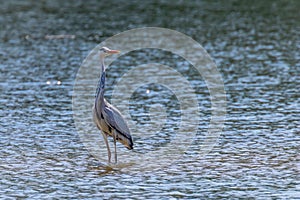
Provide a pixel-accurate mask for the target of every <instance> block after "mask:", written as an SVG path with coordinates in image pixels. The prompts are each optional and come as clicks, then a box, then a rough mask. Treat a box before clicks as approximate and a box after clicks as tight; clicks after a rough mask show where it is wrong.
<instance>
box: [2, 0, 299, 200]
mask: <svg viewBox="0 0 300 200" xmlns="http://www.w3.org/2000/svg"><path fill="white" fill-rule="evenodd" d="M117 5H122V6H117ZM299 6H300V5H299V2H298V1H291V2H286V1H274V2H272V3H270V2H269V1H254V2H253V1H251V3H248V2H244V1H243V2H236V1H226V3H222V2H218V3H211V2H206V1H201V2H172V4H169V3H167V2H156V3H152V2H145V4H132V3H130V2H122V3H120V2H118V1H112V2H110V3H106V4H102V3H101V2H94V1H88V2H84V3H82V2H80V1H79V2H77V3H70V2H60V1H40V2H33V1H25V2H20V1H5V2H3V3H2V5H1V8H0V11H1V14H2V15H1V16H0V21H1V24H2V28H1V30H0V40H1V48H0V58H1V63H0V71H1V75H0V90H1V98H0V102H1V103H0V108H1V112H0V118H1V121H0V137H1V139H0V146H1V151H0V177H1V179H0V182H1V184H0V197H1V198H3V199H9V198H12V199H15V198H29V199H44V198H57V199H66V198H69V199H79V198H98V199H108V198H116V199H125V198H137V199H140V198H145V199H161V198H174V199H176V198H178V199H179V198H183V199H208V198H213V199H216V198H226V199H227V198H262V199H268V198H275V199H276V198H279V199H280V198H282V199H284V198H287V199H295V198H297V197H299V196H300V194H299V181H298V179H299V169H300V167H299V163H300V157H299V141H300V135H299V132H300V131H299V121H300V119H299V105H300V102H299V99H300V98H299V93H300V91H299V83H300V80H299V74H300V71H299V70H300V66H299V62H298V61H299V60H300V53H299V42H297V41H298V40H299V31H297V27H299V20H300V17H299V12H298V10H299ZM145 8H147V9H145ZM111 13H114V15H111ZM274 13H276V17H274ZM125 15H126V17H124V16H125ZM107 16H109V17H107ZM143 26H162V27H167V28H171V29H176V30H178V31H182V32H184V33H186V34H188V35H190V36H192V37H193V38H194V39H195V40H197V41H198V42H199V43H201V44H203V46H204V47H205V48H206V49H207V50H208V52H209V53H210V54H211V56H212V57H213V58H214V59H215V60H216V62H217V64H218V68H219V70H220V72H221V74H222V76H223V80H224V81H225V89H226V93H227V101H228V105H227V118H226V124H225V125H226V126H225V128H224V132H223V134H222V135H221V137H220V138H219V140H218V144H217V145H216V146H215V147H214V149H213V151H212V152H210V153H209V154H208V155H207V156H206V157H202V158H199V157H198V155H197V154H195V152H197V151H198V148H199V145H201V142H203V139H204V137H205V133H206V131H207V128H208V126H209V117H210V114H211V109H210V108H211V101H210V97H209V91H208V89H207V87H206V85H205V82H204V81H203V79H201V78H199V77H198V76H196V72H195V70H194V69H193V68H192V67H191V66H190V65H189V63H187V62H185V61H184V60H182V59H181V58H178V57H176V56H175V55H172V54H171V53H168V52H161V51H155V50H144V51H143V50H142V51H137V52H132V53H131V54H126V55H124V57H121V58H120V59H118V60H117V61H116V62H114V63H113V64H112V66H111V68H109V72H108V74H109V76H110V77H109V78H108V81H110V82H109V83H108V86H109V87H107V93H106V95H107V99H111V96H112V95H113V94H112V93H113V90H114V88H113V86H114V84H115V83H116V82H117V80H119V78H120V77H122V75H123V74H124V73H125V72H126V71H127V70H129V69H131V68H133V67H135V66H138V65H141V64H145V63H148V61H151V62H152V61H161V62H162V63H161V64H164V65H168V66H172V67H173V68H174V69H176V70H177V71H178V72H179V73H181V74H184V76H186V77H188V78H189V79H188V81H189V82H190V84H191V87H192V88H193V89H194V90H195V91H196V94H197V100H198V101H199V108H200V114H199V115H200V118H201V120H200V122H199V131H198V132H197V133H196V136H195V140H194V143H193V145H191V146H190V148H189V149H188V150H187V151H186V153H185V154H184V155H182V157H180V158H179V159H178V160H176V161H175V162H174V163H172V164H171V165H169V166H168V167H166V168H159V166H160V163H152V164H153V165H152V166H151V167H152V168H150V169H149V168H148V170H146V171H143V170H141V169H140V166H141V163H140V160H139V157H135V156H133V155H132V154H133V153H134V152H133V153H130V152H127V151H126V150H125V149H123V148H122V146H119V147H118V150H120V151H122V152H124V160H126V158H128V159H129V160H130V159H132V158H133V157H134V158H135V160H131V161H130V162H128V163H126V162H125V164H124V163H120V164H119V165H117V166H107V164H106V163H102V162H101V163H99V162H98V161H97V160H96V159H95V158H94V157H93V156H91V155H90V154H89V152H88V150H87V149H86V148H85V147H84V145H83V143H82V141H81V140H80V138H79V136H78V134H77V132H76V129H75V126H74V121H73V116H72V115H73V112H72V106H71V105H72V95H73V94H72V90H73V84H74V80H75V75H76V73H77V70H78V68H79V66H80V64H81V62H82V60H83V59H84V58H85V57H86V56H87V53H88V52H89V51H90V50H91V49H92V48H94V46H95V45H96V44H98V43H99V42H101V41H103V40H104V39H106V38H107V37H110V36H112V35H114V34H116V33H119V32H121V31H123V30H127V29H130V28H135V27H143ZM46 35H75V36H76V37H75V38H59V39H58V38H54V39H51V40H49V39H45V36H46ZM182 45H184V44H182ZM133 58H135V59H133ZM136 58H138V59H136ZM147 59H150V60H147ZM97 72H99V73H100V68H99V71H97V69H95V74H96V75H97V76H98V73H97ZM58 81H60V82H59V84H58ZM95 85H96V84H90V83H86V85H84V87H87V88H88V87H91V88H93V87H94V86H95ZM155 87H158V88H155ZM147 89H149V93H147V92H146V91H147ZM86 95H87V97H86V98H90V96H91V97H93V95H94V94H86ZM172 95H173V93H172V91H170V90H167V89H165V88H163V87H161V88H159V86H154V85H146V86H143V87H141V88H139V90H136V91H135V93H134V95H133V97H132V99H131V102H132V104H130V114H131V115H132V116H133V118H135V119H136V121H137V122H141V124H140V126H147V125H148V123H152V121H151V122H149V121H147V120H148V117H149V116H147V115H146V114H149V115H151V113H153V112H154V113H155V112H156V110H155V109H156V107H145V106H144V105H142V104H143V102H146V103H148V104H151V105H154V104H152V103H155V102H158V103H159V105H167V107H164V108H167V109H166V110H167V111H166V113H167V114H168V117H170V119H169V121H168V125H167V126H166V127H163V128H162V130H163V131H160V132H159V131H158V132H157V133H154V134H153V135H151V134H150V136H151V137H150V139H147V140H146V141H142V140H139V138H138V137H137V138H136V139H137V143H138V145H140V147H141V149H142V148H143V150H145V151H148V152H151V148H155V145H153V141H154V142H157V140H159V139H158V136H161V135H164V136H163V137H162V138H164V140H162V141H159V142H161V144H164V143H167V142H168V138H171V133H172V132H173V129H174V130H176V126H177V123H179V122H180V120H178V118H179V116H180V113H178V106H179V105H178V101H177V99H176V98H174V96H172ZM150 97H151V98H150ZM152 97H153V98H152ZM165 99H167V101H166V100H165ZM145 121H146V122H145ZM153 123H155V122H153ZM172 125H174V126H172ZM86 129H87V130H88V129H89V127H88V126H87V127H86ZM145 130H147V128H145ZM90 133H91V134H95V135H98V136H99V140H97V142H98V143H99V148H96V149H95V151H99V149H100V150H101V148H100V147H101V145H102V144H103V142H102V138H101V135H100V134H99V132H94V131H91V132H90ZM140 138H141V137H140ZM105 156H106V155H105ZM148 156H151V154H148Z"/></svg>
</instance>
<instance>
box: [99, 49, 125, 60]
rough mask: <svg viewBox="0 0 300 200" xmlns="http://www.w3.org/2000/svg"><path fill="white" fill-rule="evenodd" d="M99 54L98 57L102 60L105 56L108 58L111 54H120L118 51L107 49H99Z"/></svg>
mask: <svg viewBox="0 0 300 200" xmlns="http://www.w3.org/2000/svg"><path fill="white" fill-rule="evenodd" d="M99 52H100V57H102V58H104V57H106V56H109V55H111V54H117V53H120V51H118V50H111V49H109V48H107V47H102V48H100V49H99Z"/></svg>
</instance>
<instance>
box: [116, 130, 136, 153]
mask: <svg viewBox="0 0 300 200" xmlns="http://www.w3.org/2000/svg"><path fill="white" fill-rule="evenodd" d="M117 132H118V134H117V141H119V142H121V143H122V144H123V145H124V146H125V147H126V148H127V149H129V150H131V149H133V142H132V138H131V135H130V134H128V133H120V132H119V131H117Z"/></svg>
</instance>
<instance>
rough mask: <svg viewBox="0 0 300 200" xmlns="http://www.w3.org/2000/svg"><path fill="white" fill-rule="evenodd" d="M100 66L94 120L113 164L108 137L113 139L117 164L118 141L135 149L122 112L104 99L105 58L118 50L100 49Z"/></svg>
mask: <svg viewBox="0 0 300 200" xmlns="http://www.w3.org/2000/svg"><path fill="white" fill-rule="evenodd" d="M99 52H100V64H101V77H100V80H99V84H98V88H97V91H96V97H95V103H94V106H93V120H94V122H95V124H96V126H97V128H98V129H99V130H100V131H101V133H102V135H103V138H104V141H105V144H106V147H107V152H108V162H109V163H110V162H111V151H110V148H109V143H108V139H107V137H108V136H111V137H113V140H114V147H115V163H117V148H116V141H119V142H121V143H122V144H123V145H124V146H125V147H127V149H130V150H131V149H133V142H132V137H131V135H130V131H129V128H128V125H127V123H126V121H125V119H124V117H123V116H122V114H121V113H120V111H119V110H118V109H117V108H116V107H114V106H113V105H111V104H110V103H108V102H107V101H106V99H105V98H104V88H105V77H106V71H105V70H106V67H105V63H104V60H105V57H106V56H109V55H111V54H116V53H119V51H117V50H111V49H109V48H107V47H102V48H100V49H99Z"/></svg>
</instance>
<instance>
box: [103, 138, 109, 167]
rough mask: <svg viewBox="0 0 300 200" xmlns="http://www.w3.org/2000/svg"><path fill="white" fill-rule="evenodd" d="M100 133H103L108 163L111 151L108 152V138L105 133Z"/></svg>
mask: <svg viewBox="0 0 300 200" xmlns="http://www.w3.org/2000/svg"><path fill="white" fill-rule="evenodd" d="M102 135H103V138H104V142H105V144H106V148H107V155H108V163H110V158H111V152H110V148H109V144H108V140H107V135H106V134H105V133H102Z"/></svg>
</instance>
